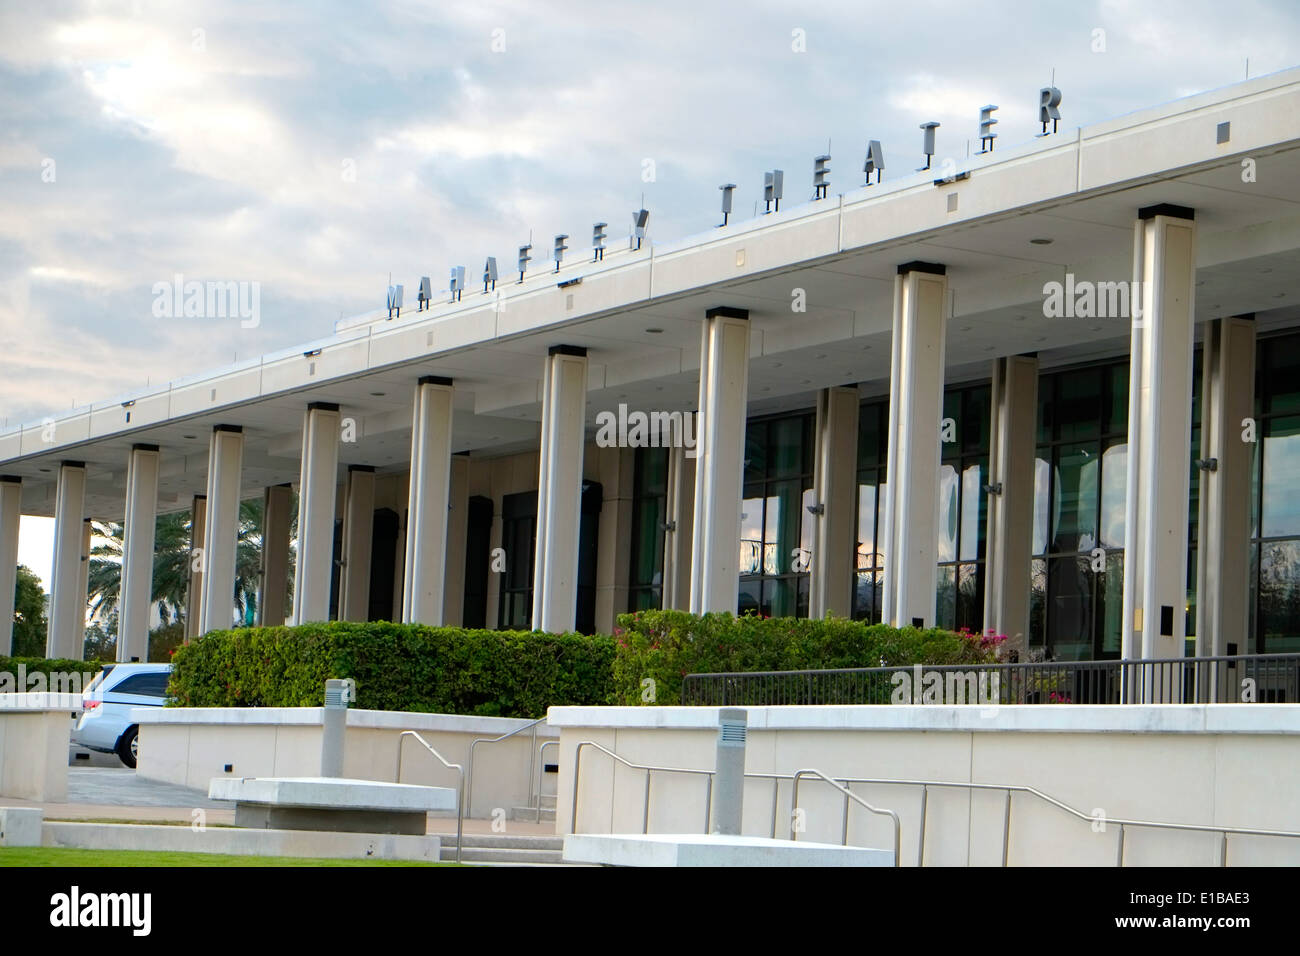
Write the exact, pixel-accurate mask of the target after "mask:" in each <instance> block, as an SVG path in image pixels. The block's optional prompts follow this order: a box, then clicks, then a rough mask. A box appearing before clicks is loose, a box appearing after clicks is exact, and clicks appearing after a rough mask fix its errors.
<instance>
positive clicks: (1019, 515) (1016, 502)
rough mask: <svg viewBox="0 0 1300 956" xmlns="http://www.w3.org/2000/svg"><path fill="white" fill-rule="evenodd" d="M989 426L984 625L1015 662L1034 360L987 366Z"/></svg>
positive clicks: (1030, 508)
mask: <svg viewBox="0 0 1300 956" xmlns="http://www.w3.org/2000/svg"><path fill="white" fill-rule="evenodd" d="M991 391H992V396H991V401H990V406H991V416H992V421H991V422H990V423H989V442H990V448H989V484H990V485H991V486H992V488H993V491H992V493H991V494H990V495H989V496H988V532H987V550H986V552H985V553H986V555H987V558H988V561H987V564H986V565H985V571H984V627H985V629H986V630H987V629H989V628H992V629H993V630H995V631H997V632H998V633H999V634H1005V635H1007V646H1008V648H1009V649H1010V650H1014V651H1018V652H1019V654H1020V658H1021V660H1024V659H1025V654H1026V652H1027V650H1028V646H1029V575H1030V562H1031V560H1032V556H1033V555H1032V552H1033V547H1034V455H1035V453H1036V450H1037V445H1036V437H1037V429H1038V358H1037V356H1032V355H1009V356H1007V357H1006V358H1000V359H995V360H994V362H993V386H992V389H991Z"/></svg>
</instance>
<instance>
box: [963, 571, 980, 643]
mask: <svg viewBox="0 0 1300 956" xmlns="http://www.w3.org/2000/svg"><path fill="white" fill-rule="evenodd" d="M956 626H957V627H964V628H967V629H969V630H971V631H974V632H976V633H979V632H981V631H983V629H984V565H983V564H959V565H957V620H956Z"/></svg>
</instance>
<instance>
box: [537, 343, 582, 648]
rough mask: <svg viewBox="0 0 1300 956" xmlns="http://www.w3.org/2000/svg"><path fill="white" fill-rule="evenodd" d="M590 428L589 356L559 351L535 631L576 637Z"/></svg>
mask: <svg viewBox="0 0 1300 956" xmlns="http://www.w3.org/2000/svg"><path fill="white" fill-rule="evenodd" d="M586 424H587V350H586V349H584V348H579V347H577V346H572V345H555V346H552V347H551V350H550V354H549V355H547V356H546V364H545V367H544V370H543V382H542V440H541V450H540V454H539V455H538V459H539V460H538V479H537V550H536V553H535V556H534V559H533V629H534V630H538V631H548V632H550V633H553V634H558V633H563V632H565V631H572V630H573V628H574V624H575V621H576V617H577V607H578V527H579V522H580V521H581V517H582V516H581V506H582V453H583V445H584V443H585V442H584V439H585V436H586Z"/></svg>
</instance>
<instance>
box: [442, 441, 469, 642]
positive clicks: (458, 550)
mask: <svg viewBox="0 0 1300 956" xmlns="http://www.w3.org/2000/svg"><path fill="white" fill-rule="evenodd" d="M447 522H448V524H447V561H446V570H447V574H446V577H445V579H444V588H445V590H444V591H443V600H442V620H443V623H444V624H446V625H447V626H448V627H460V626H461V625H462V624H463V623H464V620H465V548H466V545H467V544H468V541H469V459H468V458H466V457H465V456H464V455H454V456H452V459H451V507H450V508H449V509H448V511H447Z"/></svg>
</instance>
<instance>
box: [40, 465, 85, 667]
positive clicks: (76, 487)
mask: <svg viewBox="0 0 1300 956" xmlns="http://www.w3.org/2000/svg"><path fill="white" fill-rule="evenodd" d="M85 506H86V465H85V463H84V462H80V461H65V462H63V463H62V464H61V465H59V477H58V482H57V484H56V485H55V494H54V566H53V569H52V571H51V573H50V614H49V633H48V636H47V638H46V642H45V656H46V657H68V658H73V659H75V660H80V659H81V658H82V657H84V656H85V648H84V647H78V646H77V624H76V622H77V618H78V617H80V618H81V619H82V620H84V619H85V616H86V592H85V591H82V592H81V595H80V597H78V595H77V588H78V587H79V586H80V584H81V563H82V562H81V542H82V530H83V525H84V523H85V522H84V518H85V515H84V509H85Z"/></svg>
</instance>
